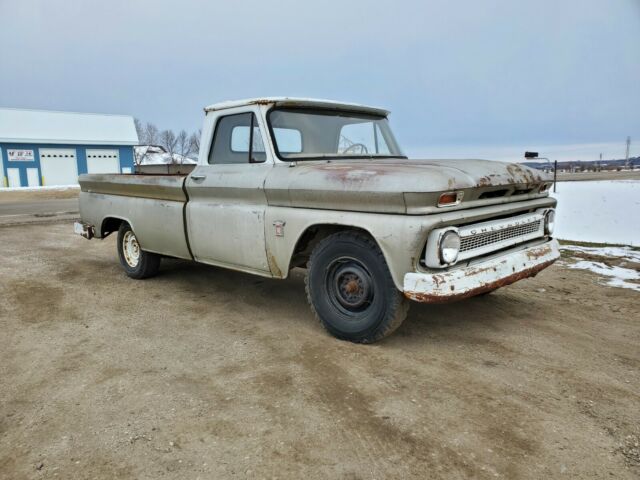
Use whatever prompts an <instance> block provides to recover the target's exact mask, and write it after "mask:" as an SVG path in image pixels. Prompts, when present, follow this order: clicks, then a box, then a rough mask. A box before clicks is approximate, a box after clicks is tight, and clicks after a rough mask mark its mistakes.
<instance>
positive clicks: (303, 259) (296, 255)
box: [289, 224, 377, 268]
mask: <svg viewBox="0 0 640 480" xmlns="http://www.w3.org/2000/svg"><path fill="white" fill-rule="evenodd" d="M349 231H351V232H361V233H364V234H365V235H367V236H369V237H371V238H372V239H373V241H374V242H375V239H374V238H373V237H372V236H371V234H370V233H369V232H367V231H366V230H365V229H363V228H358V227H353V226H349V225H333V224H321V225H312V226H310V227H308V228H307V229H306V230H305V231H304V233H303V234H302V235H300V238H299V239H298V242H297V243H296V247H295V249H294V250H293V255H292V256H291V264H290V265H289V268H294V267H303V268H304V267H306V266H307V262H308V261H309V257H310V256H311V252H313V249H314V248H315V246H316V245H317V244H318V243H319V242H320V241H321V240H323V239H325V238H327V237H328V236H329V235H333V234H334V233H338V232H349ZM376 243H377V242H376Z"/></svg>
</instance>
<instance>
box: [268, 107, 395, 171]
mask: <svg viewBox="0 0 640 480" xmlns="http://www.w3.org/2000/svg"><path fill="white" fill-rule="evenodd" d="M269 128H270V129H271V134H272V136H273V140H274V144H275V146H276V153H277V155H278V157H279V158H281V159H282V160H310V159H318V158H336V157H339V158H371V157H376V158H380V157H383V158H384V157H402V158H406V157H404V156H403V155H402V152H401V151H400V148H399V147H398V143H397V142H396V140H395V138H394V137H393V133H391V129H390V128H389V122H388V120H387V119H386V118H384V117H379V116H373V115H366V114H361V113H350V112H340V111H336V110H302V109H275V110H271V112H269Z"/></svg>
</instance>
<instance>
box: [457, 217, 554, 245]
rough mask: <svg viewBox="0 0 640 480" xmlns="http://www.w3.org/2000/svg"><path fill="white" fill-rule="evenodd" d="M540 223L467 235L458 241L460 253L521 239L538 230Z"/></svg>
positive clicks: (538, 221) (537, 221)
mask: <svg viewBox="0 0 640 480" xmlns="http://www.w3.org/2000/svg"><path fill="white" fill-rule="evenodd" d="M541 224H542V221H541V220H536V221H533V222H530V223H525V224H523V225H515V226H513V227H507V228H503V229H502V230H497V231H493V232H486V233H480V234H476V235H469V236H466V237H462V238H461V239H460V251H461V252H467V251H469V250H475V249H477V248H482V247H486V246H488V245H492V244H494V243H501V242H504V241H505V240H509V239H511V238H517V237H522V236H525V235H530V234H533V233H536V232H538V231H539V230H540V227H541Z"/></svg>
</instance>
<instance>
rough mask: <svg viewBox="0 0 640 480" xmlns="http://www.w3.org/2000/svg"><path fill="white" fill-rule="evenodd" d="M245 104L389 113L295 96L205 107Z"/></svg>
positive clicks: (239, 101)
mask: <svg viewBox="0 0 640 480" xmlns="http://www.w3.org/2000/svg"><path fill="white" fill-rule="evenodd" d="M245 105H273V106H276V107H297V108H300V107H308V108H326V109H332V110H334V109H335V110H345V111H350V112H359V113H368V114H370V115H379V116H382V117H386V116H387V115H389V111H388V110H384V109H382V108H377V107H368V106H366V105H359V104H357V103H345V102H336V101H334V100H324V99H319V98H295V97H262V98H249V99H245V100H231V101H228V102H221V103H214V104H213V105H209V106H208V107H205V109H204V111H205V112H214V111H216V110H224V109H227V108H235V107H242V106H245Z"/></svg>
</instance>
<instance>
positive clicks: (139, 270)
mask: <svg viewBox="0 0 640 480" xmlns="http://www.w3.org/2000/svg"><path fill="white" fill-rule="evenodd" d="M118 257H119V258H120V264H121V265H122V267H123V268H124V271H125V272H126V274H127V275H128V276H130V277H131V278H135V279H138V280H140V279H143V278H148V277H152V276H153V275H155V274H156V273H158V269H159V268H160V255H156V254H155V253H150V252H145V251H144V250H142V249H141V248H140V244H139V243H138V238H137V237H136V234H135V233H133V230H132V229H131V225H129V224H128V223H126V222H122V224H121V225H120V228H119V229H118Z"/></svg>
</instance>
